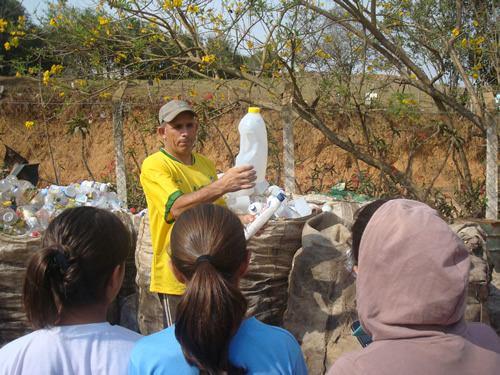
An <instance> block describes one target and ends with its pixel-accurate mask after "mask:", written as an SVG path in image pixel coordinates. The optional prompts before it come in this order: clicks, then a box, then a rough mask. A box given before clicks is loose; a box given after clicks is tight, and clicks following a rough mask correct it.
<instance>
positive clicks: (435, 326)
mask: <svg viewBox="0 0 500 375" xmlns="http://www.w3.org/2000/svg"><path fill="white" fill-rule="evenodd" d="M358 264H359V273H358V277H357V280H356V298H357V309H358V313H359V317H360V321H361V324H362V325H363V328H364V329H365V331H367V333H369V334H370V335H371V336H372V337H373V339H374V340H385V339H394V338H414V337H422V336H427V335H428V334H429V332H435V331H443V330H446V329H447V327H450V326H452V325H455V324H456V323H459V322H462V321H463V315H464V311H465V301H466V292H467V283H468V275H469V266H470V261H469V254H468V252H467V250H466V248H465V246H464V244H463V242H462V240H460V238H458V236H457V235H456V234H455V233H454V232H453V231H452V230H451V229H450V228H449V226H448V224H447V223H446V222H444V221H443V220H442V219H441V218H440V217H439V215H438V214H437V212H436V211H435V210H433V209H432V208H430V207H429V206H427V205H425V204H423V203H420V202H416V201H411V200H406V199H396V200H391V201H389V202H387V203H385V204H384V205H382V206H381V207H380V208H379V209H378V210H377V211H376V212H375V214H374V215H373V216H372V218H371V219H370V221H369V223H368V225H367V226H366V229H365V231H364V233H363V237H362V239H361V243H360V248H359V263H358Z"/></svg>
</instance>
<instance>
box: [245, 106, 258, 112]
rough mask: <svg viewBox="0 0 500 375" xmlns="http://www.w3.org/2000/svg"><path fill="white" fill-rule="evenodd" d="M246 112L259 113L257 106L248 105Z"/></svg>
mask: <svg viewBox="0 0 500 375" xmlns="http://www.w3.org/2000/svg"><path fill="white" fill-rule="evenodd" d="M248 113H260V108H259V107H248Z"/></svg>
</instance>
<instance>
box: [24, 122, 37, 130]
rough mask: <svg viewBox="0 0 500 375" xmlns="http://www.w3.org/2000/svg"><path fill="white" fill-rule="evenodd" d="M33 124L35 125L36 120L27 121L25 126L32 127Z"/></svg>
mask: <svg viewBox="0 0 500 375" xmlns="http://www.w3.org/2000/svg"><path fill="white" fill-rule="evenodd" d="M33 126H35V121H26V122H25V123H24V127H25V128H26V129H31V128H32V127H33Z"/></svg>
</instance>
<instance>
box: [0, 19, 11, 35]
mask: <svg viewBox="0 0 500 375" xmlns="http://www.w3.org/2000/svg"><path fill="white" fill-rule="evenodd" d="M8 24H9V21H7V20H4V19H3V18H0V33H3V32H5V28H6V27H7V25H8Z"/></svg>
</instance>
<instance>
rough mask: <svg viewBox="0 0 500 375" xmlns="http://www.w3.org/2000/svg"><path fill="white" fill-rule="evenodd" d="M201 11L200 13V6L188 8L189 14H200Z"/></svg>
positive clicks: (190, 5) (189, 6) (191, 5)
mask: <svg viewBox="0 0 500 375" xmlns="http://www.w3.org/2000/svg"><path fill="white" fill-rule="evenodd" d="M199 11H200V7H199V6H198V5H193V4H189V5H188V7H187V12H188V13H194V14H198V13H199Z"/></svg>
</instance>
